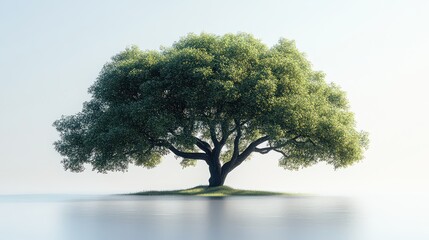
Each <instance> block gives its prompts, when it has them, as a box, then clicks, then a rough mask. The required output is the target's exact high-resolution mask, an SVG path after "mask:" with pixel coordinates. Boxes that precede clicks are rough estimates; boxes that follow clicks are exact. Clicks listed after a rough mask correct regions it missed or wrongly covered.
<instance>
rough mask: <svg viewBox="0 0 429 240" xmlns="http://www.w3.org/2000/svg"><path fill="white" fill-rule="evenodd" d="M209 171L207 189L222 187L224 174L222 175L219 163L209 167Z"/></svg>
mask: <svg viewBox="0 0 429 240" xmlns="http://www.w3.org/2000/svg"><path fill="white" fill-rule="evenodd" d="M209 171H210V178H209V187H218V186H223V184H224V183H225V178H226V174H224V173H222V167H221V165H220V162H219V163H214V164H211V165H209Z"/></svg>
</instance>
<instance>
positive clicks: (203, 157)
mask: <svg viewBox="0 0 429 240" xmlns="http://www.w3.org/2000/svg"><path fill="white" fill-rule="evenodd" d="M168 149H170V151H172V152H173V153H174V154H176V155H177V156H179V157H182V158H187V159H195V160H205V161H208V160H209V156H208V155H207V154H205V153H190V152H183V151H180V150H178V149H177V148H175V147H174V146H172V145H170V146H169V147H168Z"/></svg>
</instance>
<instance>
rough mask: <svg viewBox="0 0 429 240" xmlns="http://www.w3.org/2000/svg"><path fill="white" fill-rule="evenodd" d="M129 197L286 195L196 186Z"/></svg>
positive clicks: (223, 187) (224, 187) (147, 192)
mask: <svg viewBox="0 0 429 240" xmlns="http://www.w3.org/2000/svg"><path fill="white" fill-rule="evenodd" d="M131 195H145V196H163V195H172V196H204V197H226V196H272V195H286V194H285V193H279V192H267V191H254V190H241V189H234V188H232V187H228V186H219V187H210V188H209V187H208V186H197V187H193V188H189V189H182V190H172V191H146V192H138V193H132V194H131Z"/></svg>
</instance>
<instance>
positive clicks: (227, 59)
mask: <svg viewBox="0 0 429 240" xmlns="http://www.w3.org/2000/svg"><path fill="white" fill-rule="evenodd" d="M324 77H325V75H324V74H323V73H322V72H319V71H314V70H312V67H311V64H310V62H309V61H308V60H307V59H306V58H305V56H304V54H303V53H301V52H299V51H298V50H297V48H296V46H295V44H294V42H293V41H289V40H286V39H280V40H279V42H278V43H277V44H276V45H274V46H272V47H271V48H269V47H267V46H266V45H265V44H263V43H262V42H261V41H260V40H258V39H256V38H254V37H253V36H252V35H250V34H245V33H240V34H226V35H223V36H217V35H213V34H200V35H196V34H189V35H187V36H185V37H183V38H181V39H180V40H179V41H177V42H175V43H174V44H173V45H172V46H171V47H167V48H162V49H161V50H159V51H142V50H140V49H139V48H137V47H135V46H133V47H130V48H127V49H126V50H125V51H123V52H120V53H119V54H117V55H115V56H113V57H112V59H111V61H110V62H108V63H106V64H105V65H104V67H103V68H102V70H101V72H100V74H99V76H98V78H97V80H96V82H95V83H94V84H93V85H92V86H91V87H90V88H89V92H90V94H91V95H92V98H91V100H90V101H88V102H85V103H84V105H83V109H82V111H81V112H79V113H77V114H75V115H71V116H63V117H62V118H61V119H59V120H57V121H55V123H54V126H55V127H56V129H57V130H58V131H59V133H60V140H58V141H57V142H55V144H54V145H55V148H56V150H57V151H58V152H59V153H60V154H61V155H63V156H64V159H63V160H62V163H63V165H64V167H65V169H66V170H70V171H75V172H79V171H82V170H84V166H85V164H90V165H92V167H93V170H97V171H99V172H106V171H118V170H119V171H121V170H122V171H123V170H126V169H127V168H128V166H129V164H135V165H141V166H144V167H148V168H152V167H155V166H156V165H157V164H159V163H160V161H161V158H162V156H164V155H166V154H168V153H170V152H171V153H174V154H175V155H176V156H178V157H180V158H181V159H182V161H181V164H182V165H183V166H190V165H193V164H195V161H197V160H202V161H205V162H206V163H207V164H208V166H209V170H210V173H211V178H210V180H209V183H210V185H211V186H217V185H222V184H223V183H224V181H225V177H226V175H227V174H228V173H229V172H230V171H231V170H232V169H234V168H235V167H237V166H239V165H240V164H241V163H242V162H243V161H244V160H245V159H247V158H249V156H250V155H251V154H252V153H261V154H265V153H268V152H271V151H276V152H279V153H281V156H282V157H281V159H280V160H279V163H280V166H282V167H284V168H286V169H294V170H296V169H300V168H303V167H308V166H311V165H313V164H315V163H318V162H321V161H324V162H326V163H328V164H330V165H333V166H334V167H335V168H339V167H346V166H349V165H351V164H352V163H354V162H356V161H358V160H360V159H362V158H363V153H364V149H365V148H366V147H367V143H368V140H367V135H366V133H365V132H361V131H358V130H356V129H355V120H354V115H353V113H352V112H351V111H350V110H349V103H348V101H347V99H346V96H345V93H344V92H343V91H342V90H341V89H340V88H339V87H338V86H336V85H334V84H327V83H326V82H325V80H324Z"/></svg>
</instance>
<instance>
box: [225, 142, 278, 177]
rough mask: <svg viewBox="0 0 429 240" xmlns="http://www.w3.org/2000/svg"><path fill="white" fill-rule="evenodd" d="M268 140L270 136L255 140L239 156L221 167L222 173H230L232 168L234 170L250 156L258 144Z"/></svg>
mask: <svg viewBox="0 0 429 240" xmlns="http://www.w3.org/2000/svg"><path fill="white" fill-rule="evenodd" d="M268 139H270V136H268V135H266V136H263V137H260V138H258V139H256V140H255V141H254V142H252V143H251V144H249V146H247V148H246V149H245V150H244V151H243V152H242V153H241V154H239V155H238V156H237V157H236V158H235V159H234V160H233V161H229V162H227V163H225V164H224V165H223V166H222V172H225V173H228V172H230V171H232V170H233V169H234V168H236V167H237V166H239V165H240V164H241V163H242V162H243V161H244V160H245V159H246V158H247V157H249V156H250V154H251V153H252V152H253V151H254V150H255V148H256V147H257V146H258V145H259V144H261V143H263V142H265V141H268ZM234 147H235V146H234Z"/></svg>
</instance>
